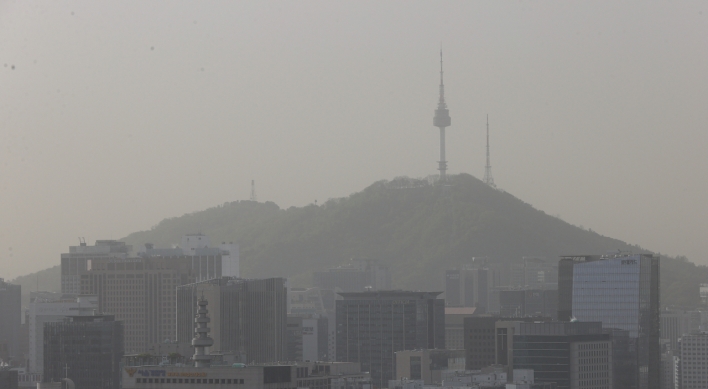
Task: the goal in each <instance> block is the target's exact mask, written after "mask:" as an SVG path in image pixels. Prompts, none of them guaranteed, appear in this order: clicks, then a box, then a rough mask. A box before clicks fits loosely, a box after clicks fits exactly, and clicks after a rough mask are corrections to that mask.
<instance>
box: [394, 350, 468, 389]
mask: <svg viewBox="0 0 708 389" xmlns="http://www.w3.org/2000/svg"><path fill="white" fill-rule="evenodd" d="M464 369H465V350H444V349H443V350H440V349H438V350H429V349H424V350H406V351H397V352H396V374H395V378H396V380H402V379H409V380H423V382H424V383H425V385H434V384H440V383H441V382H442V374H443V372H445V371H447V370H464Z"/></svg>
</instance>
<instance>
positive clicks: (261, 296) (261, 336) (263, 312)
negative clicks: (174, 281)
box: [176, 277, 287, 363]
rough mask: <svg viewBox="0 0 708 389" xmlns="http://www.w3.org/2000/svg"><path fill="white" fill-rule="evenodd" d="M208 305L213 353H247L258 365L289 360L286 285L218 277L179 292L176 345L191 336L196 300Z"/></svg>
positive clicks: (278, 280)
mask: <svg viewBox="0 0 708 389" xmlns="http://www.w3.org/2000/svg"><path fill="white" fill-rule="evenodd" d="M202 295H203V296H204V297H205V298H206V299H207V300H209V307H210V308H209V312H210V314H209V316H210V317H211V323H210V327H211V333H210V336H211V337H212V338H213V339H214V346H213V347H212V351H214V352H221V353H226V352H234V353H245V354H246V358H247V360H248V361H251V362H256V363H264V362H275V361H284V360H286V359H287V280H286V279H284V278H267V279H254V280H248V279H240V278H233V277H222V278H216V279H213V280H208V281H202V282H196V283H191V284H186V285H181V286H179V287H178V288H177V294H176V297H177V300H176V310H177V312H176V318H177V319H176V333H177V341H178V342H180V343H182V342H189V341H190V340H191V339H192V337H193V336H194V315H195V314H196V311H195V309H196V303H197V299H198V298H199V297H200V296H202Z"/></svg>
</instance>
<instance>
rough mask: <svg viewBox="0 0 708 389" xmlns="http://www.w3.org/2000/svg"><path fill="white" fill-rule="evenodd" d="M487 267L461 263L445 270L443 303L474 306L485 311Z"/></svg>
mask: <svg viewBox="0 0 708 389" xmlns="http://www.w3.org/2000/svg"><path fill="white" fill-rule="evenodd" d="M488 271H489V270H488V269H487V268H485V267H472V266H470V265H463V266H461V267H460V268H459V269H453V270H447V271H446V272H445V304H446V305H447V306H448V307H475V308H477V309H476V313H477V314H483V313H487V305H488V301H487V299H488V297H487V293H488V290H489V284H488Z"/></svg>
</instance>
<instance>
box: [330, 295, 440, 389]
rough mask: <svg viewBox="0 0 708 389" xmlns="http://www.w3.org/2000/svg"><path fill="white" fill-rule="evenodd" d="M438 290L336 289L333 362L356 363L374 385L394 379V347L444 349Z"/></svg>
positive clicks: (397, 348) (377, 385) (378, 386)
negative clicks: (339, 291)
mask: <svg viewBox="0 0 708 389" xmlns="http://www.w3.org/2000/svg"><path fill="white" fill-rule="evenodd" d="M439 294H440V292H407V291H371V292H359V293H340V295H341V296H342V297H343V298H344V299H343V300H337V309H336V311H337V313H336V315H337V319H336V323H337V324H336V326H337V361H339V362H359V363H361V369H362V370H364V371H369V372H370V373H371V380H372V383H373V385H374V388H385V387H387V385H388V380H390V379H393V376H394V369H395V361H394V359H395V355H394V353H395V352H396V351H403V350H415V349H423V348H425V349H435V348H444V347H445V301H444V300H442V299H438V298H437V296H438V295H439Z"/></svg>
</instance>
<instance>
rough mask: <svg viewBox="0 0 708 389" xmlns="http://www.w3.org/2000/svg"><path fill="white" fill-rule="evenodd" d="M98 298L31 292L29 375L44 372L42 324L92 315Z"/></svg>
mask: <svg viewBox="0 0 708 389" xmlns="http://www.w3.org/2000/svg"><path fill="white" fill-rule="evenodd" d="M96 311H98V296H95V295H78V296H77V295H70V294H61V293H49V292H31V293H30V304H29V315H28V319H29V361H28V362H29V365H28V366H27V370H28V371H29V372H31V373H36V374H41V373H43V372H44V323H48V322H55V321H62V320H64V319H65V318H66V317H68V316H88V315H94V314H95V313H96Z"/></svg>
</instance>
